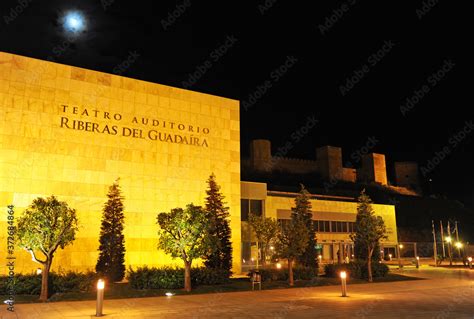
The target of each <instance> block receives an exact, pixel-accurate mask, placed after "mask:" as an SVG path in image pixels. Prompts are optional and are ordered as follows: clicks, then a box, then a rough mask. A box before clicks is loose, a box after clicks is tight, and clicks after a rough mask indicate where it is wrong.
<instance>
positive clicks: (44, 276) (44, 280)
mask: <svg viewBox="0 0 474 319" xmlns="http://www.w3.org/2000/svg"><path fill="white" fill-rule="evenodd" d="M50 268H51V259H50V258H48V259H46V262H45V263H44V264H43V271H42V272H41V294H40V298H39V300H40V301H42V302H46V301H48V279H49V269H50Z"/></svg>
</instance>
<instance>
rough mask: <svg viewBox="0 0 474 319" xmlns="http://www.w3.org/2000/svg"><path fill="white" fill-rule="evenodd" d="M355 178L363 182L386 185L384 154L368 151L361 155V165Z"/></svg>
mask: <svg viewBox="0 0 474 319" xmlns="http://www.w3.org/2000/svg"><path fill="white" fill-rule="evenodd" d="M357 179H358V180H359V181H361V182H365V183H372V182H375V183H378V184H381V185H387V168H386V166H385V155H383V154H376V153H370V154H365V155H363V156H362V167H361V168H360V169H359V170H357Z"/></svg>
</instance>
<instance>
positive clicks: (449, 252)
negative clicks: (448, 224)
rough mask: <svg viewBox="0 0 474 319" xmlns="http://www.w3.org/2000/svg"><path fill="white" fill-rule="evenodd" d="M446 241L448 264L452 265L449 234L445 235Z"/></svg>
mask: <svg viewBox="0 0 474 319" xmlns="http://www.w3.org/2000/svg"><path fill="white" fill-rule="evenodd" d="M445 240H446V242H447V243H448V257H449V265H450V266H452V265H453V256H452V254H451V236H447V237H446V238H445Z"/></svg>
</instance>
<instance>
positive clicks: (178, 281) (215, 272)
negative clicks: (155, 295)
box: [128, 266, 231, 289]
mask: <svg viewBox="0 0 474 319" xmlns="http://www.w3.org/2000/svg"><path fill="white" fill-rule="evenodd" d="M230 275H231V273H230V271H227V270H225V269H209V268H205V267H200V268H191V278H192V284H193V286H194V285H218V284H223V283H227V282H228V281H229V277H230ZM128 280H129V282H130V285H131V286H132V288H135V289H179V288H182V287H183V285H184V270H183V268H179V267H175V268H173V267H163V268H149V267H146V266H145V267H139V268H137V269H136V270H133V269H131V268H130V269H129V271H128Z"/></svg>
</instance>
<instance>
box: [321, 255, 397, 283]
mask: <svg viewBox="0 0 474 319" xmlns="http://www.w3.org/2000/svg"><path fill="white" fill-rule="evenodd" d="M343 270H344V271H346V272H347V274H348V275H349V276H350V277H352V278H357V279H367V278H368V272H367V262H366V261H361V260H357V261H352V262H350V263H348V264H340V265H339V264H327V265H325V266H324V272H325V274H326V276H327V277H339V273H340V272H341V271H343ZM387 273H388V266H387V265H386V264H382V263H374V262H373V263H372V277H373V278H377V277H385V276H386V275H387Z"/></svg>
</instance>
